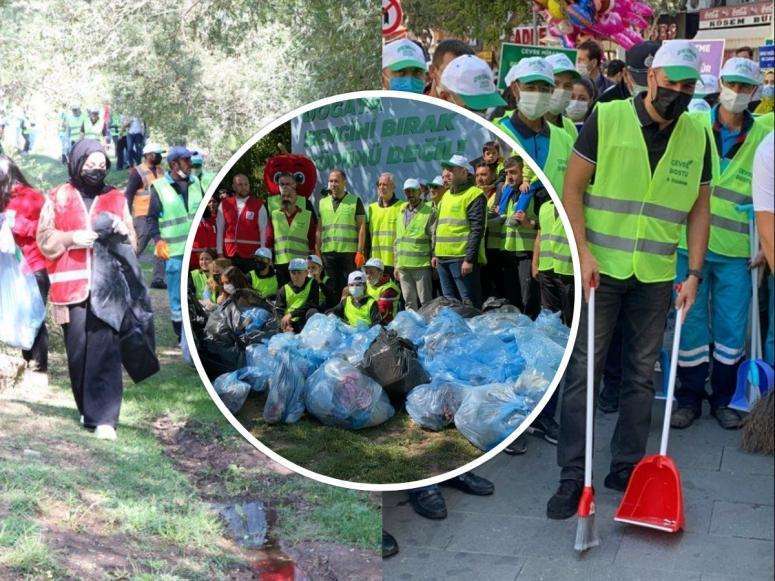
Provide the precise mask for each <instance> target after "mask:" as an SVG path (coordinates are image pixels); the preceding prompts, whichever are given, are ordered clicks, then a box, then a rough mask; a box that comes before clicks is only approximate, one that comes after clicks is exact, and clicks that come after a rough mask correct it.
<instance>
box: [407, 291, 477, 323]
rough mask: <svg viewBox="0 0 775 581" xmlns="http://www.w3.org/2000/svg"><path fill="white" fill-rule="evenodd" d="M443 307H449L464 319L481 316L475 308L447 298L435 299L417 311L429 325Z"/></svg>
mask: <svg viewBox="0 0 775 581" xmlns="http://www.w3.org/2000/svg"><path fill="white" fill-rule="evenodd" d="M444 307H449V308H451V309H452V310H453V311H455V312H456V313H457V314H458V315H460V316H461V317H463V318H464V319H470V318H471V317H475V316H476V315H481V314H482V312H481V311H480V310H479V309H477V308H476V307H474V306H472V305H469V304H467V303H464V302H462V301H459V300H457V299H449V298H447V297H437V298H435V299H433V300H431V301H429V302H427V303H425V304H424V305H423V306H422V307H421V308H420V310H419V313H420V314H421V315H422V316H423V318H424V319H425V321H426V322H428V323H430V322H431V319H433V318H434V317H435V316H436V315H437V314H438V312H439V311H440V310H441V309H443V308H444Z"/></svg>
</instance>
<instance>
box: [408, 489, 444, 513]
mask: <svg viewBox="0 0 775 581" xmlns="http://www.w3.org/2000/svg"><path fill="white" fill-rule="evenodd" d="M409 502H410V503H411V504H412V508H413V509H414V512H416V513H417V514H419V515H420V516H424V517H425V518H431V519H434V520H441V519H445V518H447V504H446V503H445V502H444V497H443V496H442V495H441V491H439V490H436V489H434V490H420V491H419V492H414V491H411V492H409Z"/></svg>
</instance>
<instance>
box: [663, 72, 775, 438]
mask: <svg viewBox="0 0 775 581" xmlns="http://www.w3.org/2000/svg"><path fill="white" fill-rule="evenodd" d="M720 78H721V93H720V95H719V101H718V105H716V106H715V107H713V109H712V111H710V112H709V113H708V112H701V113H698V114H692V116H694V117H696V118H697V119H698V120H699V121H700V122H701V123H702V125H703V126H704V128H705V130H706V131H707V134H708V139H709V141H710V143H711V151H712V155H713V158H712V159H713V181H712V182H711V194H710V214H711V215H710V241H709V243H708V251H707V253H706V254H705V263H704V265H703V267H702V273H701V275H700V276H701V277H702V278H703V279H704V280H705V281H706V282H705V284H703V285H701V286H700V290H699V292H698V294H697V304H696V305H695V306H694V308H693V309H692V310H691V312H690V313H689V315H688V316H687V317H686V323H685V325H684V328H683V332H682V333H681V345H680V350H679V351H678V378H679V380H680V381H679V387H678V388H677V389H676V399H677V403H678V405H677V406H676V408H675V409H674V410H673V414H672V418H671V422H670V425H671V426H672V427H674V428H687V427H689V426H690V425H691V424H692V423H693V422H694V420H695V419H697V418H698V417H700V416H701V415H702V402H703V400H704V399H708V401H709V403H710V411H711V414H712V415H713V416H714V417H715V418H716V420H717V421H718V422H719V424H720V425H721V427H722V428H725V429H730V430H732V429H737V428H739V427H740V424H741V422H742V419H743V418H742V416H741V414H740V413H739V412H738V411H737V410H734V409H732V408H730V407H729V403H730V401H731V399H732V395H733V394H734V391H735V384H736V381H737V369H738V367H739V365H740V361H741V360H742V359H743V357H744V355H745V343H746V337H747V334H748V332H747V327H746V325H745V321H748V320H749V306H750V302H751V300H750V297H751V277H750V274H749V271H748V269H749V264H748V262H749V258H750V252H751V251H750V240H749V236H748V227H749V222H750V221H751V220H752V219H753V218H752V216H753V215H752V214H749V212H748V211H747V210H746V209H743V208H739V206H740V205H750V204H751V203H752V198H751V177H752V172H753V160H754V155H755V153H756V148H757V147H758V146H759V144H760V143H761V142H762V140H763V139H764V138H765V137H766V136H767V134H768V133H770V132H771V131H772V129H773V123H772V117H770V118H769V119H767V118H762V117H759V118H755V117H754V116H753V115H752V114H751V113H749V111H748V109H747V107H748V104H749V103H750V102H751V97H752V95H753V94H754V92H755V91H756V89H757V88H758V86H759V84H760V83H761V73H760V71H759V65H758V64H756V63H755V62H754V61H752V60H749V59H745V58H739V57H735V58H731V59H729V60H727V62H726V63H724V66H723V67H722V69H721V73H720ZM688 269H689V257H688V256H687V251H686V244H685V242H684V241H682V243H681V244H680V246H679V250H678V268H677V270H676V281H677V282H680V281H682V280H683V279H684V278H685V277H686V274H687V271H688ZM711 341H712V342H713V366H712V368H711V365H710V353H711V349H710V345H709V344H710V343H711ZM708 375H710V387H711V392H710V395H709V396H708V394H707V393H706V391H705V383H706V382H707V379H708Z"/></svg>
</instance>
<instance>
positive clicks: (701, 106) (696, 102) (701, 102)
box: [688, 93, 710, 112]
mask: <svg viewBox="0 0 775 581" xmlns="http://www.w3.org/2000/svg"><path fill="white" fill-rule="evenodd" d="M695 94H696V93H695ZM688 111H689V112H694V111H710V104H709V103H708V102H707V101H706V100H705V99H702V98H700V99H698V98H696V97H695V98H694V99H692V100H691V101H689V107H688Z"/></svg>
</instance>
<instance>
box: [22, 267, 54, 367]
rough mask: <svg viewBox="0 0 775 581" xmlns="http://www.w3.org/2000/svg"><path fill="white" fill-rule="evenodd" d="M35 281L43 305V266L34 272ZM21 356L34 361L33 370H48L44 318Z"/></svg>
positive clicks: (46, 284)
mask: <svg viewBox="0 0 775 581" xmlns="http://www.w3.org/2000/svg"><path fill="white" fill-rule="evenodd" d="M35 281H36V282H37V283H38V290H39V291H40V298H42V299H43V305H44V306H45V305H46V301H47V300H48V287H49V282H48V272H47V271H46V269H45V268H42V269H40V270H38V271H36V272H35ZM22 357H23V358H24V360H25V361H34V362H35V371H40V372H42V373H45V372H46V371H48V328H46V320H45V319H43V323H41V325H40V328H39V329H38V333H37V334H36V335H35V341H34V342H33V343H32V347H30V348H29V349H23V350H22Z"/></svg>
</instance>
